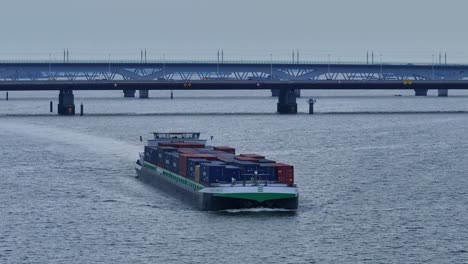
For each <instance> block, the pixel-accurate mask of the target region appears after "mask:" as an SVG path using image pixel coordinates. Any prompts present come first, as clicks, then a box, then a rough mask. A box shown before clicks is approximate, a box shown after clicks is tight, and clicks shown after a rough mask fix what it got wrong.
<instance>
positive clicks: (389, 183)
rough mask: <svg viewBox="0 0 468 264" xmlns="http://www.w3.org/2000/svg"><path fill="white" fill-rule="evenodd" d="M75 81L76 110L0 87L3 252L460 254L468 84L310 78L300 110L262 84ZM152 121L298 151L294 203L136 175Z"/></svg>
mask: <svg viewBox="0 0 468 264" xmlns="http://www.w3.org/2000/svg"><path fill="white" fill-rule="evenodd" d="M75 94H76V104H77V105H79V104H80V103H81V102H83V104H84V106H85V113H86V115H85V116H82V117H80V116H74V117H58V116H56V115H55V114H50V113H48V110H49V101H50V100H53V101H54V102H55V103H56V97H57V95H56V93H55V92H45V93H26V92H24V93H10V100H9V101H5V100H0V146H1V153H0V177H1V183H0V201H1V203H0V263H467V259H468V210H467V208H468V195H467V194H468V93H463V92H458V93H455V92H454V93H451V95H454V96H451V97H448V98H437V97H435V96H429V97H426V98H416V97H413V96H411V93H410V92H409V91H402V92H398V93H395V92H367V93H364V94H361V95H360V96H356V94H353V93H351V92H348V93H347V94H346V96H342V94H340V96H337V94H338V93H332V94H326V93H318V92H313V93H312V92H309V93H307V92H306V93H304V94H305V96H304V97H303V98H301V99H300V100H299V101H298V103H299V110H300V112H302V113H300V114H298V115H294V116H284V115H276V114H274V111H275V107H276V99H274V98H270V97H269V96H268V94H267V93H266V92H255V93H253V94H251V93H249V92H241V93H234V92H218V93H216V94H210V93H208V92H202V93H200V94H198V93H195V92H192V93H188V92H186V93H180V92H179V93H177V92H176V93H175V95H176V97H175V99H174V100H172V101H171V100H170V99H168V96H169V94H168V92H152V93H151V96H152V98H150V99H148V100H140V99H138V98H135V99H124V98H121V93H119V92H95V93H92V92H78V93H75ZM395 94H402V95H403V96H401V97H400V96H398V97H396V96H393V95H395ZM348 95H351V96H348ZM309 96H314V97H315V98H317V99H318V103H317V105H316V111H317V112H318V114H316V115H308V114H306V113H305V112H306V111H307V109H308V108H307V104H306V100H307V99H308V97H309ZM154 130H160V131H175V130H190V131H201V132H203V133H204V135H205V136H206V137H209V136H213V138H214V139H213V142H212V144H218V145H230V146H234V147H236V148H237V149H238V151H239V152H257V153H263V154H265V155H267V156H268V157H270V158H272V159H275V160H279V161H282V162H285V163H290V164H293V165H294V166H295V172H296V182H297V184H298V185H299V186H300V207H299V210H297V212H290V211H282V210H256V209H255V210H228V211H223V212H201V211H198V210H196V209H194V208H192V207H190V206H188V205H186V204H184V203H181V202H180V201H178V200H176V199H174V198H173V197H172V196H169V195H167V194H165V193H162V192H160V191H159V190H157V189H155V188H153V187H151V186H148V185H146V184H144V183H142V182H140V181H139V180H137V179H135V177H134V176H135V172H134V170H133V164H134V161H135V160H136V157H137V155H138V151H141V150H142V143H140V142H139V140H138V138H139V136H140V135H142V136H143V137H144V138H148V137H149V134H148V132H150V131H154Z"/></svg>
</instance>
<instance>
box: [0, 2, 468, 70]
mask: <svg viewBox="0 0 468 264" xmlns="http://www.w3.org/2000/svg"><path fill="white" fill-rule="evenodd" d="M466 7H468V3H466V2H465V1H461V0H451V1H445V2H442V1H433V0H431V1H411V2H410V1H403V0H395V1H391V2H390V1H375V0H374V1H371V0H356V1H352V2H351V1H346V2H345V1H337V0H331V1H310V0H309V1H307V0H296V1H288V2H286V1H282V2H279V1H274V2H273V1H266V0H257V1H255V2H253V1H247V0H238V1H215V0H201V1H188V0H175V1H158V0H157V1H154V0H137V1H122V0H114V1H110V0H102V1H91V0H82V1H79V2H77V1H70V2H68V1H63V0H62V1H60V0H43V1H32V0H30V1H27V0H26V1H10V0H7V1H5V3H3V4H2V9H0V23H1V24H3V25H4V26H3V27H2V28H1V29H0V33H1V34H2V36H3V38H2V39H3V41H2V42H1V43H0V60H1V59H30V58H31V59H47V58H48V57H49V54H50V53H51V54H52V56H53V57H54V58H60V57H61V56H62V54H63V49H65V48H68V49H69V50H70V55H71V58H72V59H92V58H94V59H104V58H106V59H107V58H108V56H109V55H108V54H111V56H112V58H114V59H139V58H140V50H141V49H146V50H147V56H148V59H160V58H161V57H162V54H166V58H167V59H214V58H216V52H217V50H218V49H223V50H224V53H225V59H226V60H229V59H246V60H248V59H264V60H267V59H269V56H270V55H269V54H273V57H274V59H289V58H290V57H291V51H292V50H299V51H300V58H301V60H327V58H328V55H329V54H330V57H331V59H332V60H333V61H336V60H342V61H354V60H360V61H364V60H365V58H366V52H367V51H368V50H369V51H372V50H373V51H374V53H375V60H379V57H380V54H382V58H383V60H384V61H399V60H401V61H414V62H430V61H431V60H432V55H433V54H434V55H435V57H436V60H437V59H438V54H439V52H442V53H444V52H447V54H448V60H449V62H468V52H467V48H466V47H468V45H467V44H468V43H467V42H468V39H467V37H466V36H465V25H466V24H467V23H465V22H467V20H468V19H467V18H465V15H464V10H465V9H466Z"/></svg>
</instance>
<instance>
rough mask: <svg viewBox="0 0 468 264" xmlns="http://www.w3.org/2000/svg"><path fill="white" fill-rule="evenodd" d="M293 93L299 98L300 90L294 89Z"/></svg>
mask: <svg viewBox="0 0 468 264" xmlns="http://www.w3.org/2000/svg"><path fill="white" fill-rule="evenodd" d="M294 93H295V94H296V97H301V89H294Z"/></svg>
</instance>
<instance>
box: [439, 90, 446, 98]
mask: <svg viewBox="0 0 468 264" xmlns="http://www.w3.org/2000/svg"><path fill="white" fill-rule="evenodd" d="M437 94H438V95H439V97H447V96H448V89H439V90H438V91H437Z"/></svg>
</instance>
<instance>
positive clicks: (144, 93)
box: [138, 90, 149, 98]
mask: <svg viewBox="0 0 468 264" xmlns="http://www.w3.org/2000/svg"><path fill="white" fill-rule="evenodd" d="M138 94H139V95H140V98H148V97H149V91H148V90H138Z"/></svg>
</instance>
